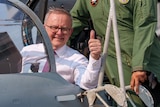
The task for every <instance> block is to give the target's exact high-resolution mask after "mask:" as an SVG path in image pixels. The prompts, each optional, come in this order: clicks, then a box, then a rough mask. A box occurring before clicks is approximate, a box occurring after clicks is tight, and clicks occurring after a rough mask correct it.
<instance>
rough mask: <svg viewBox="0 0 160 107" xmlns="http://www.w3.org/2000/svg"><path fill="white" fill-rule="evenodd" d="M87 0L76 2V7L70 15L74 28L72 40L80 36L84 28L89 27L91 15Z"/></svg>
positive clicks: (77, 0)
mask: <svg viewBox="0 0 160 107" xmlns="http://www.w3.org/2000/svg"><path fill="white" fill-rule="evenodd" d="M86 1H87V0H76V3H75V5H74V6H73V8H72V9H71V11H70V13H71V15H72V17H73V28H74V32H73V34H72V36H71V39H72V38H74V37H75V36H76V35H78V34H79V33H80V32H81V31H82V30H83V28H84V27H87V26H89V25H88V19H89V18H90V14H89V12H88V9H87V3H86Z"/></svg>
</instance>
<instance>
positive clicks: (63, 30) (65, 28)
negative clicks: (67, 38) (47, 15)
mask: <svg viewBox="0 0 160 107" xmlns="http://www.w3.org/2000/svg"><path fill="white" fill-rule="evenodd" d="M45 26H47V27H48V28H50V29H51V30H52V31H54V32H58V30H59V29H60V30H61V32H62V33H68V31H69V30H70V28H68V27H58V26H49V25H45Z"/></svg>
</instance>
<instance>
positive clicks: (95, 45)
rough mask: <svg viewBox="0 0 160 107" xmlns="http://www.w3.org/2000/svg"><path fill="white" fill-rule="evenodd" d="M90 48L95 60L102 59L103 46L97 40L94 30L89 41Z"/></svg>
mask: <svg viewBox="0 0 160 107" xmlns="http://www.w3.org/2000/svg"><path fill="white" fill-rule="evenodd" d="M88 46H89V50H90V54H91V56H92V57H93V58H94V59H95V60H98V59H99V58H100V54H101V50H102V46H101V42H100V40H99V39H95V31H94V30H91V32H90V39H89V41H88Z"/></svg>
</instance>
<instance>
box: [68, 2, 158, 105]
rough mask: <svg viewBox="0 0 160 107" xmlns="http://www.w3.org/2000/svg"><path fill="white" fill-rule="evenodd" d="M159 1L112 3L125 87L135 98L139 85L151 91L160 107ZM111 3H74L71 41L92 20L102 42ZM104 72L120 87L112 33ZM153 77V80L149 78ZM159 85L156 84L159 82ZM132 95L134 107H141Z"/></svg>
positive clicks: (139, 102)
mask: <svg viewBox="0 0 160 107" xmlns="http://www.w3.org/2000/svg"><path fill="white" fill-rule="evenodd" d="M157 2H158V0H115V9H116V17H117V26H118V33H119V39H120V41H119V42H120V48H121V57H122V65H123V72H124V81H125V85H130V86H131V89H132V90H134V91H135V93H136V94H138V91H139V90H138V88H139V85H140V84H142V85H144V86H146V87H147V88H148V90H150V92H151V94H152V96H153V98H154V101H155V106H157V105H158V104H159V103H160V100H158V99H159V96H160V88H159V87H160V85H159V82H160V39H159V38H158V37H157V36H156V34H155V30H156V26H157ZM109 10H110V0H77V1H76V3H75V5H74V6H73V8H72V9H71V11H70V13H71V15H72V17H73V28H74V32H73V34H72V36H71V42H72V41H74V38H76V36H77V35H78V34H79V32H80V31H82V30H83V29H84V28H85V27H86V26H88V20H89V19H91V20H92V22H93V27H94V29H95V31H96V34H97V35H98V36H99V37H101V38H102V41H104V39H105V38H104V37H105V32H106V25H107V21H108V17H109V16H108V15H109ZM105 72H106V75H107V77H108V78H109V80H110V82H111V83H112V84H114V85H117V86H119V77H118V68H117V61H116V52H115V44H114V37H113V32H111V36H110V40H109V47H108V56H107V59H106V68H105ZM150 77H152V78H150ZM158 81H159V82H158ZM135 93H134V92H133V91H130V95H131V98H132V100H133V101H134V103H135V104H136V106H137V107H143V106H144V105H143V103H142V102H141V101H140V100H138V99H139V98H138V97H137V96H136V94H135Z"/></svg>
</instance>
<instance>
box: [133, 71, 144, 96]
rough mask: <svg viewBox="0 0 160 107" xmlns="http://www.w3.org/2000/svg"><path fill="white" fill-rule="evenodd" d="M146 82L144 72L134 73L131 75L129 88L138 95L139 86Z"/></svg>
mask: <svg viewBox="0 0 160 107" xmlns="http://www.w3.org/2000/svg"><path fill="white" fill-rule="evenodd" d="M146 80H147V75H146V72H144V71H136V72H133V73H132V76H131V81H130V86H131V89H132V90H134V91H135V92H136V94H139V85H141V83H143V82H144V81H146Z"/></svg>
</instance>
